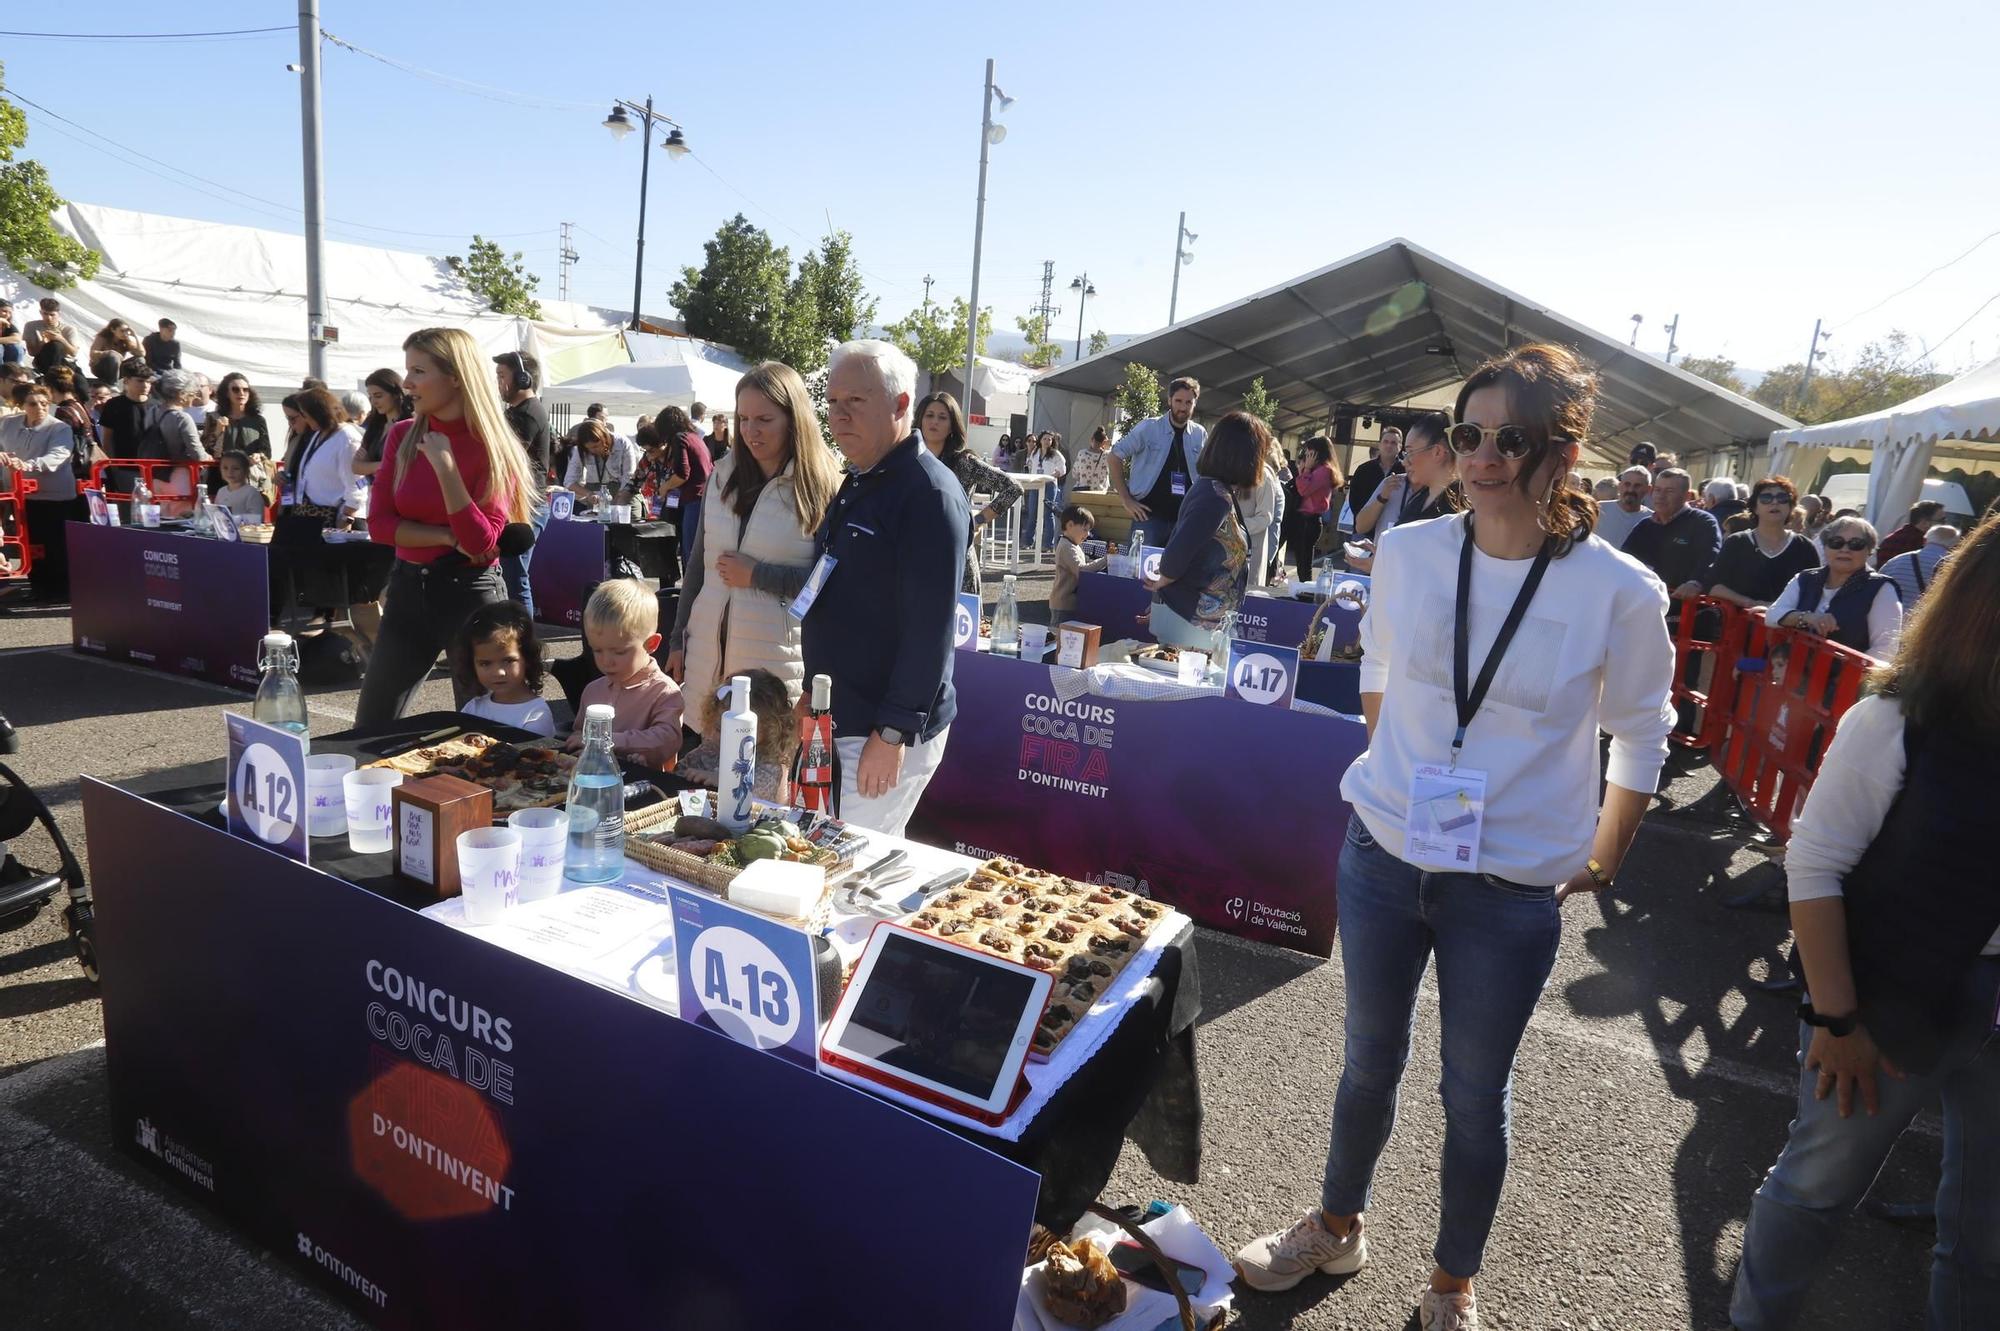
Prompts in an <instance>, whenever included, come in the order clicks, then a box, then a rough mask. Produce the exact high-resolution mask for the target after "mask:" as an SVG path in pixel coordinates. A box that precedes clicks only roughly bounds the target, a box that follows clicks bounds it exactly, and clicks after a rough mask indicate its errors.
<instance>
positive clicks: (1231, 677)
mask: <svg viewBox="0 0 2000 1331" xmlns="http://www.w3.org/2000/svg"><path fill="white" fill-rule="evenodd" d="M1298 687H1299V649H1298V648H1296V647H1282V646H1279V645H1278V644H1277V643H1273V642H1249V641H1246V640H1245V639H1242V638H1231V639H1230V640H1229V673H1228V674H1227V675H1225V676H1224V683H1223V686H1222V693H1223V696H1224V697H1226V698H1240V699H1242V700H1243V701H1244V702H1248V703H1256V704H1257V705H1258V706H1260V707H1290V706H1291V705H1292V698H1293V696H1294V695H1295V694H1296V693H1297V692H1298Z"/></svg>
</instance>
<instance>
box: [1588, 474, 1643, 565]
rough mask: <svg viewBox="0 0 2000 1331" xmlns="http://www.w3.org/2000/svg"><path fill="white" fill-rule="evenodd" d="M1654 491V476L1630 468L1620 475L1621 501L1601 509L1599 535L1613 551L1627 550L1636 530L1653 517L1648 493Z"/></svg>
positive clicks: (1598, 510) (1600, 506)
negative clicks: (1625, 546) (1626, 546)
mask: <svg viewBox="0 0 2000 1331" xmlns="http://www.w3.org/2000/svg"><path fill="white" fill-rule="evenodd" d="M1652 488H1653V473H1652V472H1650V471H1647V470H1646V469H1645V468H1644V467H1641V466H1636V465H1634V466H1630V467H1627V468H1626V469H1625V470H1623V471H1621V472H1619V473H1618V502H1617V503H1615V504H1601V505H1599V506H1598V509H1597V536H1598V539H1599V540H1602V541H1604V542H1605V543H1606V544H1608V545H1609V546H1610V547H1611V548H1612V549H1614V550H1619V549H1623V548H1624V545H1625V538H1626V537H1627V536H1630V535H1631V534H1632V529H1633V528H1634V527H1636V526H1638V525H1639V524H1640V523H1642V522H1644V521H1645V520H1646V519H1647V518H1650V517H1652V516H1653V510H1652V509H1650V508H1648V507H1646V495H1647V492H1648V491H1650V490H1651V489H1652Z"/></svg>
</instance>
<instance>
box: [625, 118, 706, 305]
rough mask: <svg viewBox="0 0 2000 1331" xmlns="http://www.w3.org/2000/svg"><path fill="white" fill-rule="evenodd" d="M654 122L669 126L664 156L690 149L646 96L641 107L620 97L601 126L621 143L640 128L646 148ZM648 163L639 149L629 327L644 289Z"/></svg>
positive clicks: (679, 154)
mask: <svg viewBox="0 0 2000 1331" xmlns="http://www.w3.org/2000/svg"><path fill="white" fill-rule="evenodd" d="M627 111H630V112H632V114H633V115H636V116H638V117H639V123H638V124H636V125H635V124H633V123H632V117H631V116H628V115H626V114H625V113H626V112H627ZM655 122H658V123H659V124H662V125H669V126H672V128H671V129H670V130H669V132H668V134H667V137H666V140H665V141H664V142H662V143H661V144H660V147H661V149H662V150H664V151H665V152H666V154H667V156H669V157H672V158H676V159H678V158H682V157H686V156H687V155H688V153H689V152H690V151H692V150H691V149H690V148H689V147H688V143H687V138H686V136H685V135H683V134H682V133H681V127H680V125H679V124H678V123H676V122H675V121H674V120H673V119H672V118H671V117H669V116H663V115H657V114H655V113H654V111H653V99H652V98H651V97H648V98H646V104H645V105H644V106H641V105H639V104H638V103H637V102H628V101H625V100H624V99H622V98H621V99H619V100H618V101H615V102H613V103H612V104H611V114H610V115H608V116H606V117H604V127H605V128H606V129H608V130H610V131H611V137H612V138H614V139H617V140H619V141H620V142H623V141H624V139H625V136H626V135H627V134H630V133H631V132H632V131H633V130H635V129H642V128H643V129H644V130H645V131H646V142H645V146H646V147H648V148H650V147H652V145H653V125H654V123H655ZM652 165H653V159H652V156H651V155H650V154H648V153H646V152H644V151H641V152H640V154H639V244H638V248H637V251H636V253H635V254H634V256H633V259H632V327H634V328H637V327H638V326H639V297H640V293H641V292H642V290H643V289H644V286H645V280H646V187H647V185H648V183H649V178H650V176H651V174H652Z"/></svg>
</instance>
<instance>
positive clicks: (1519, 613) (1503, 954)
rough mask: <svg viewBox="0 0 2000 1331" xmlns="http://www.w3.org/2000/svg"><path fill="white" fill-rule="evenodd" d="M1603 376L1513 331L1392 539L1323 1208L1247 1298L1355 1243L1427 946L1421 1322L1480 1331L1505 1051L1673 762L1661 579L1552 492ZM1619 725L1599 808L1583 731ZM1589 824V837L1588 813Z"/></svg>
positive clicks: (1261, 1257) (1370, 686) (1377, 593)
mask: <svg viewBox="0 0 2000 1331" xmlns="http://www.w3.org/2000/svg"><path fill="white" fill-rule="evenodd" d="M1595 396H1596V379H1595V376H1594V375H1592V374H1591V372H1590V371H1589V369H1588V368H1587V367H1586V366H1585V365H1584V363H1583V362H1582V361H1581V360H1580V359H1579V358H1578V357H1577V356H1576V354H1575V353H1574V352H1572V351H1570V350H1569V349H1568V348H1566V347H1558V346H1549V345H1539V346H1526V347H1521V348H1519V349H1517V350H1515V351H1513V352H1511V353H1509V354H1508V355H1507V356H1506V357H1504V358H1502V359H1500V360H1496V361H1490V362H1488V363H1487V364H1486V365H1483V366H1481V367H1480V368H1479V370H1478V371H1476V372H1475V373H1474V374H1473V376H1472V377H1471V378H1470V379H1468V380H1467V381H1466V383H1465V386H1464V388H1463V389H1462V390H1461V391H1460V393H1459V396H1458V402H1457V408H1456V418H1457V420H1458V424H1456V425H1454V426H1452V427H1451V429H1450V431H1449V432H1448V435H1447V438H1448V441H1449V445H1450V448H1451V451H1452V452H1453V453H1454V454H1455V455H1456V456H1457V462H1458V475H1459V478H1460V480H1461V481H1462V482H1463V484H1464V486H1465V493H1466V496H1467V499H1468V501H1469V503H1470V512H1468V513H1462V514H1453V515H1450V516H1446V517H1439V518H1434V519H1430V520H1426V521H1415V522H1409V523H1405V524H1401V525H1398V526H1397V527H1396V528H1395V529H1394V530H1393V531H1391V532H1389V533H1388V535H1386V536H1385V537H1384V538H1383V542H1382V550H1383V552H1384V553H1385V554H1387V555H1388V556H1389V557H1388V558H1385V559H1380V560H1378V563H1377V570H1378V571H1377V574H1376V578H1375V583H1374V589H1373V590H1374V595H1373V597H1372V599H1371V602H1370V605H1369V608H1368V613H1367V616H1366V617H1365V618H1364V619H1363V620H1362V624H1361V641H1362V645H1363V649H1364V651H1365V652H1366V656H1365V658H1364V660H1363V663H1362V674H1361V705H1362V710H1363V712H1364V713H1365V714H1366V717H1367V721H1368V727H1369V746H1368V750H1367V752H1365V753H1363V754H1362V755H1361V757H1359V758H1358V759H1356V760H1355V762H1354V765H1353V767H1351V768H1350V769H1349V770H1348V773H1347V776H1346V778H1345V780H1343V782H1342V783H1341V794H1342V795H1344V796H1345V797H1346V798H1347V800H1348V801H1349V803H1351V804H1352V805H1353V806H1354V814H1353V817H1352V818H1351V819H1350V820H1349V822H1348V830H1347V842H1346V845H1345V846H1344V847H1343V848H1342V850H1341V856H1340V873H1339V879H1338V882H1337V885H1336V890H1337V892H1338V894H1339V902H1340V936H1341V962H1342V967H1343V970H1344V973H1345V976H1346V993H1347V1025H1346V1048H1345V1051H1344V1054H1343V1059H1342V1061H1343V1065H1344V1066H1343V1071H1342V1073H1341V1078H1340V1088H1339V1091H1338V1093H1337V1095H1336V1097H1335V1101H1334V1111H1333V1129H1332V1136H1331V1141H1330V1144H1329V1149H1328V1154H1327V1162H1326V1175H1325V1181H1324V1185H1323V1187H1322V1189H1321V1193H1320V1201H1319V1204H1318V1205H1317V1206H1315V1207H1314V1208H1313V1209H1311V1210H1309V1211H1307V1212H1306V1213H1305V1215H1304V1216H1303V1217H1301V1218H1300V1219H1299V1220H1298V1221H1296V1222H1295V1223H1294V1224H1293V1225H1291V1227H1290V1228H1288V1229H1285V1230H1283V1231H1281V1232H1279V1233H1277V1234H1272V1235H1268V1236H1266V1237H1264V1238H1261V1239H1258V1240H1256V1241H1255V1242H1253V1243H1251V1244H1249V1245H1248V1246H1246V1247H1245V1248H1244V1249H1243V1250H1242V1252H1240V1253H1239V1254H1238V1257H1237V1265H1238V1268H1239V1269H1240V1270H1241V1271H1242V1273H1243V1275H1244V1278H1245V1279H1246V1281H1247V1282H1248V1283H1249V1284H1251V1285H1253V1286H1254V1287H1256V1288H1259V1289H1289V1288H1290V1287H1292V1286H1293V1285H1296V1284H1297V1283H1298V1282H1299V1281H1300V1280H1302V1279H1304V1278H1305V1277H1306V1276H1307V1275H1310V1274H1311V1273H1312V1272H1314V1271H1315V1270H1317V1271H1323V1272H1326V1273H1328V1274H1339V1273H1350V1272H1354V1271H1358V1270H1359V1269H1361V1267H1362V1266H1363V1265H1365V1264H1366V1263H1367V1260H1368V1250H1367V1244H1366V1241H1365V1239H1364V1237H1363V1233H1362V1216H1361V1213H1362V1211H1363V1210H1364V1209H1365V1208H1366V1207H1367V1205H1368V1195H1369V1188H1370V1184H1371V1182H1372V1180H1373V1177H1374V1171H1375V1165H1376V1162H1377V1160H1378V1159H1379V1158H1380V1156H1381V1153H1382V1148H1383V1147H1384V1145H1385V1144H1386V1143H1387V1142H1388V1139H1389V1131H1390V1127H1391V1125H1392V1123H1393V1121H1394V1117H1395V1104H1396V1093H1397V1088H1398V1086H1399V1084H1400V1082H1401V1080H1402V1074H1403V1066H1404V1063H1405V1061H1406V1060H1407V1058H1408V1056H1409V1039H1410V1029H1411V1025H1412V1018H1413V1013H1414V1009H1415V1006H1416V999H1417V989H1418V985H1419V983H1420V982H1421V981H1422V978H1423V974H1424V971H1425V969H1426V968H1427V966H1428V965H1429V962H1430V959H1431V956H1432V954H1433V953H1435V954H1436V957H1437V966H1438V990H1439V993H1440V995H1441V999H1440V1018H1441V1025H1442V1028H1443V1029H1442V1055H1443V1062H1444V1085H1443V1095H1444V1109H1445V1124H1446V1128H1445V1151H1444V1161H1443V1168H1442V1170H1441V1174H1440V1183H1441V1191H1442V1206H1441V1212H1442V1214H1441V1217H1440V1224H1439V1230H1438V1237H1437V1242H1436V1245H1435V1247H1434V1248H1433V1250H1432V1256H1433V1259H1434V1261H1435V1263H1436V1265H1435V1268H1434V1269H1433V1271H1432V1274H1431V1279H1430V1283H1429V1286H1428V1287H1427V1288H1426V1289H1425V1290H1424V1291H1423V1294H1422V1296H1421V1302H1420V1305H1419V1310H1418V1311H1419V1323H1420V1325H1421V1326H1422V1327H1423V1328H1424V1331H1473V1328H1476V1327H1477V1326H1478V1313H1477V1311H1476V1306H1475V1303H1474V1300H1473V1293H1472V1278H1473V1276H1475V1275H1476V1274H1478V1271H1479V1267H1480V1262H1481V1258H1482V1255H1483V1253H1484V1250H1485V1246H1486V1240H1487V1236H1488V1234H1489V1233H1490V1231H1491V1229H1492V1226H1493V1218H1494V1214H1495V1211H1496V1209H1497V1208H1498V1205H1499V1201H1500V1187H1501V1183H1502V1180H1503V1179H1504V1178H1505V1176H1506V1172H1507V1139H1508V1131H1509V1128H1508V1123H1509V1119H1510V1116H1511V1112H1512V1105H1511V1089H1512V1082H1513V1070H1514V1054H1515V1051H1516V1049H1517V1048H1518V1047H1519V1045H1520V1041H1521V1036H1522V1033H1523V1032H1524V1031H1525V1030H1526V1029H1527V1025H1528V1018H1529V1016H1530V1015H1531V1014H1532V1013H1533V1012H1534V1009H1535V1004H1536V1002H1537V1001H1538V1000H1539V999H1540V997H1541V992H1542V986H1543V985H1544V984H1545V983H1546V982H1547V980H1548V976H1549V971H1550V969H1551V968H1552V967H1553V966H1554V964H1555V957H1556V946H1557V942H1558V940H1559V939H1560V937H1561V933H1562V922H1561V917H1560V915H1559V913H1558V907H1559V906H1560V904H1561V902H1562V901H1563V899H1564V898H1565V897H1567V896H1569V895H1570V894H1571V893H1574V892H1597V891H1601V890H1603V889H1604V888H1606V887H1608V886H1610V884H1611V881H1612V879H1613V878H1615V877H1616V876H1617V873H1618V868H1619V865H1620V864H1621V863H1622V862H1623V861H1624V858H1625V853H1626V851H1627V849H1628V848H1629V847H1630V845H1631V842H1632V836H1633V833H1634V832H1636V831H1637V829H1638V825H1639V818H1640V815H1641V814H1642V813H1644V811H1645V808H1646V802H1647V800H1648V799H1649V797H1650V796H1651V795H1652V793H1653V791H1654V790H1655V788H1656V787H1657V785H1658V779H1659V773H1660V768H1661V766H1662V765H1663V764H1664V762H1665V760H1666V753H1667V733H1668V731H1669V730H1670V729H1671V728H1672V725H1673V712H1672V711H1671V710H1670V709H1669V707H1668V706H1667V692H1668V686H1669V683H1670V680H1671V677H1672V673H1673V645H1672V643H1671V642H1670V641H1669V640H1668V638H1667V631H1666V622H1665V618H1664V611H1665V609H1666V604H1667V596H1666V589H1665V588H1664V587H1663V586H1661V584H1660V582H1659V580H1658V579H1657V578H1655V577H1654V576H1653V575H1652V574H1651V573H1650V572H1649V571H1648V570H1647V569H1646V568H1644V567H1643V566H1642V565H1640V564H1639V563H1638V562H1637V561H1635V560H1632V559H1629V558H1627V557H1626V556H1624V555H1622V554H1620V553H1619V552H1617V551H1615V550H1613V549H1611V547H1610V546H1608V545H1606V544H1604V543H1603V542H1602V541H1599V540H1596V539H1595V538H1594V537H1592V535H1591V529H1592V526H1593V525H1594V523H1595V521H1596V516H1597V505H1596V503H1595V501H1593V500H1592V499H1591V498H1590V497H1589V496H1587V495H1585V494H1583V493H1581V492H1580V491H1578V490H1576V489H1575V488H1573V487H1571V486H1570V485H1569V484H1568V478H1569V474H1570V471H1571V469H1572V468H1573V467H1574V466H1575V465H1576V460H1577V456H1578V453H1579V450H1580V446H1581V443H1582V441H1583V439H1584V438H1585V437H1586V436H1587V434H1588V432H1589V429H1590V416H1591V410H1592V407H1593V404H1594V400H1595ZM1600 729H1602V730H1605V731H1608V732H1609V733H1610V735H1611V761H1610V769H1609V773H1608V776H1609V781H1610V784H1609V785H1608V786H1607V787H1606V790H1605V795H1604V803H1603V807H1602V809H1601V810H1600V809H1599V807H1598V800H1597V792H1598V764H1597V733H1598V731H1599V730H1600ZM1593 829H1594V830H1593Z"/></svg>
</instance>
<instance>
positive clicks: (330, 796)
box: [306, 753, 354, 836]
mask: <svg viewBox="0 0 2000 1331" xmlns="http://www.w3.org/2000/svg"><path fill="white" fill-rule="evenodd" d="M353 770H354V759H352V758H350V757H348V756H347V755H346V754H344V753H309V754H307V755H306V835H308V836H339V835H340V834H341V833H343V832H345V831H346V830H347V792H346V791H345V790H344V789H342V782H343V781H344V779H345V778H346V776H347V774H348V773H349V772H351V771H353Z"/></svg>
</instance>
